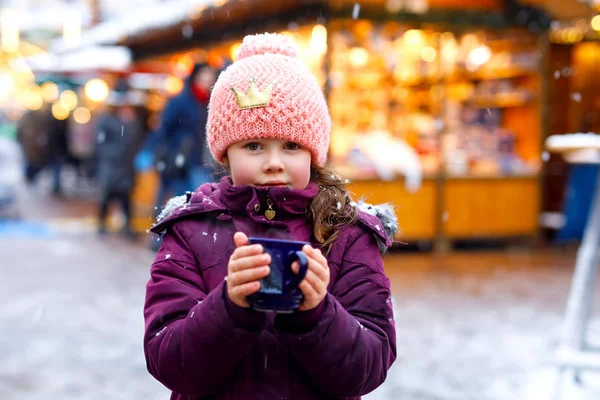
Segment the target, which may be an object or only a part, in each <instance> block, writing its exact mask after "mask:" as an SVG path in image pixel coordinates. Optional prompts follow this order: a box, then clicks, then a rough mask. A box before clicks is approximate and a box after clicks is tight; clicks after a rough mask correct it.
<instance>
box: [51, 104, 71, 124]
mask: <svg viewBox="0 0 600 400" xmlns="http://www.w3.org/2000/svg"><path fill="white" fill-rule="evenodd" d="M52 115H53V116H54V118H56V119H58V120H61V121H62V120H64V119H67V118H68V117H69V110H67V109H66V108H65V107H64V106H63V105H62V104H61V103H60V102H58V101H57V102H56V103H54V104H52Z"/></svg>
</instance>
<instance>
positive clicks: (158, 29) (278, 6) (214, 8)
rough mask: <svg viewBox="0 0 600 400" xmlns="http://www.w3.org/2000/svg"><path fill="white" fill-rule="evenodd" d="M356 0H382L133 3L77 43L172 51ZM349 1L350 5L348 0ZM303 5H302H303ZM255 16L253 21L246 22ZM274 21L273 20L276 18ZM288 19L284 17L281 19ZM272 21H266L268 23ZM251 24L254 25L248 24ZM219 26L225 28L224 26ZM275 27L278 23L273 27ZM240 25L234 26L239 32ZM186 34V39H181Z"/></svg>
mask: <svg viewBox="0 0 600 400" xmlns="http://www.w3.org/2000/svg"><path fill="white" fill-rule="evenodd" d="M349 3H352V4H353V3H356V4H364V5H365V6H368V5H374V4H379V3H383V0H363V1H362V2H352V1H350V0H288V1H272V0H244V1H241V0H171V1H169V2H164V3H163V2H161V3H155V4H151V5H148V6H147V7H144V8H136V9H134V10H131V11H129V12H127V13H125V14H123V15H121V16H118V17H114V18H112V19H110V20H108V21H105V22H102V23H100V24H98V25H96V26H94V27H93V28H91V29H88V30H87V31H85V32H84V33H83V35H82V38H81V41H80V43H79V46H80V47H88V46H94V45H116V44H118V45H122V46H126V47H129V48H131V49H132V50H133V53H134V57H136V58H138V57H147V56H152V55H153V54H161V53H165V52H169V51H171V52H173V51H177V50H179V49H178V48H173V47H172V46H173V45H174V44H176V46H177V45H179V46H182V48H183V47H185V46H187V47H189V46H190V44H191V43H190V41H191V42H194V43H207V42H210V41H219V40H220V39H222V37H223V35H227V34H229V35H230V36H232V35H235V34H239V33H242V34H245V33H250V32H251V31H252V30H253V29H258V28H261V29H263V30H269V29H275V26H273V18H274V17H278V16H281V17H282V18H281V24H283V23H284V21H285V20H286V18H285V15H286V14H290V15H288V16H289V17H290V19H288V21H289V20H294V19H296V17H298V18H302V17H303V14H302V13H301V12H300V11H302V12H304V16H307V15H310V16H311V17H313V18H314V19H316V18H318V16H319V14H321V15H323V14H326V13H327V12H328V7H332V8H335V7H336V6H340V5H344V4H349ZM519 3H520V4H522V5H530V6H535V7H536V8H539V9H543V10H545V11H547V12H548V13H549V14H550V15H551V16H552V17H553V18H555V19H572V18H582V17H590V16H591V15H592V9H591V7H590V6H589V5H588V3H586V2H584V1H582V0H519ZM352 4H350V5H352ZM428 4H429V7H430V9H431V10H433V9H440V8H444V9H455V8H457V7H459V8H460V7H463V8H464V7H466V8H467V9H469V10H471V9H472V8H473V7H475V8H476V9H479V10H481V11H484V10H488V11H492V10H498V9H499V8H502V5H503V4H504V2H503V1H501V0H429V2H428ZM305 10H306V11H305ZM249 21H250V22H252V21H253V22H254V24H253V25H252V24H251V23H250V24H248V22H249ZM275 22H277V21H275ZM285 23H287V22H285ZM269 24H271V25H269ZM253 27H254V28H253ZM224 28H227V30H226V31H225V30H224ZM277 28H279V27H277ZM238 31H239V32H238ZM181 38H183V39H187V40H188V41H187V43H186V40H182V39H181ZM72 49H73V48H72V47H69V46H68V44H66V43H65V42H64V41H62V39H57V40H55V41H54V42H53V43H52V45H51V47H50V50H51V51H53V52H54V53H61V52H64V51H69V50H72Z"/></svg>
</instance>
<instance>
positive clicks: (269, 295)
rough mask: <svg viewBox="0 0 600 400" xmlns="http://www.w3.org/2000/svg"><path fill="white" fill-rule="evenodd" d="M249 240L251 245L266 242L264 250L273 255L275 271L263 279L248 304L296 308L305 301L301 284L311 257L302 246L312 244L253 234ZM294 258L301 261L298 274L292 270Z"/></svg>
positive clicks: (263, 308)
mask: <svg viewBox="0 0 600 400" xmlns="http://www.w3.org/2000/svg"><path fill="white" fill-rule="evenodd" d="M249 240H250V244H260V245H262V247H263V249H264V252H265V253H268V254H269V255H270V256H271V265H270V267H271V272H269V275H268V276H267V277H265V278H263V279H261V280H260V286H261V287H260V290H259V291H258V292H256V293H253V294H251V295H249V296H248V297H247V298H246V299H247V300H248V304H250V307H252V308H253V309H254V310H257V311H274V312H277V313H292V312H294V311H296V310H297V309H298V307H300V304H301V303H302V300H303V296H302V291H301V290H300V289H299V288H298V285H299V284H300V282H302V280H303V279H304V277H305V276H306V271H307V270H308V258H307V256H306V254H305V253H304V252H303V251H302V247H304V245H307V244H310V243H306V242H296V241H292V240H282V239H267V238H257V237H251V238H249ZM294 261H298V263H299V264H300V270H299V271H298V274H295V273H294V271H292V264H293V263H294Z"/></svg>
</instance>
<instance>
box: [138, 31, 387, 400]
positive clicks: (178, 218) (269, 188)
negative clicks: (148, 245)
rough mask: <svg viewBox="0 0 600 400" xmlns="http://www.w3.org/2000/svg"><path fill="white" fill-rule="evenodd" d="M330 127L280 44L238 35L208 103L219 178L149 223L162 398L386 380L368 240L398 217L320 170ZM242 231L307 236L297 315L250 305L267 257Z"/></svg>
mask: <svg viewBox="0 0 600 400" xmlns="http://www.w3.org/2000/svg"><path fill="white" fill-rule="evenodd" d="M330 127H331V120H330V117H329V113H328V110H327V106H326V103H325V99H324V96H323V93H322V91H321V89H320V88H319V85H318V84H317V82H316V80H315V79H314V77H313V76H312V75H311V74H310V72H309V70H308V69H307V68H306V67H305V66H304V65H302V64H301V62H300V61H299V60H298V58H297V56H296V51H295V48H294V47H293V45H292V42H291V41H289V39H287V38H286V37H284V36H280V35H271V34H264V35H256V36H248V37H246V38H245V39H244V42H243V44H242V46H241V48H240V52H239V59H238V60H237V61H236V62H234V63H233V64H232V65H231V66H230V67H229V68H228V69H227V70H226V71H224V72H223V73H222V74H221V75H220V76H219V79H218V80H217V83H216V84H215V87H214V90H213V92H212V95H211V99H210V105H209V116H208V125H207V137H208V143H209V147H210V151H211V153H212V155H213V156H214V157H215V159H216V160H217V161H219V162H220V163H223V164H224V165H225V167H226V169H227V170H228V171H229V176H227V177H225V178H223V179H222V180H221V181H220V182H219V183H218V184H205V185H202V186H200V187H199V188H198V189H197V190H196V191H195V192H194V193H188V194H187V195H186V196H180V197H178V198H175V199H172V200H171V201H169V203H168V204H167V207H166V208H165V210H164V211H163V213H162V214H161V216H159V220H158V223H157V224H156V225H155V226H154V227H153V228H152V231H153V232H155V233H159V234H162V235H163V242H162V246H161V248H160V250H159V251H158V254H157V255H156V259H155V261H154V263H153V265H152V269H151V278H150V281H149V282H148V286H147V295H146V303H145V310H144V314H145V319H146V334H145V337H144V350H145V354H146V360H147V366H148V370H149V371H150V373H151V374H152V375H153V376H154V377H155V378H156V379H158V380H159V381H160V382H162V383H163V384H164V385H165V386H166V387H168V388H169V389H171V390H172V391H173V395H172V396H171V399H182V400H183V399H190V400H191V399H200V398H202V399H204V398H206V399H209V398H210V399H269V400H272V399H325V398H326V399H340V398H359V397H360V396H361V395H364V394H366V393H369V392H371V391H372V390H374V389H375V388H377V387H378V386H379V385H380V384H381V383H382V382H383V381H384V380H385V377H386V374H387V371H388V369H389V368H390V366H391V364H392V363H393V362H394V360H395V358H396V337H395V330H394V321H393V315H392V304H391V302H390V298H391V296H390V283H389V280H388V278H387V277H386V276H385V273H384V269H383V263H382V259H381V255H380V248H381V250H385V248H387V247H388V246H389V245H391V239H390V237H391V236H392V235H393V233H394V232H395V230H396V221H395V218H394V216H393V211H392V210H390V209H383V208H377V207H369V210H368V212H364V211H361V210H359V209H357V207H356V205H355V204H354V203H352V202H351V201H350V197H349V195H348V193H347V191H346V189H345V186H344V183H343V182H342V181H341V180H340V178H339V177H337V176H336V175H335V174H334V173H332V172H331V171H329V170H327V169H325V168H324V167H323V165H324V164H325V161H326V157H327V150H328V146H329V131H330ZM377 216H380V217H387V218H382V220H380V219H378V218H377ZM382 221H383V222H382ZM386 232H387V233H386ZM250 235H252V236H259V237H276V238H286V239H293V240H301V241H306V242H310V243H311V245H306V246H304V248H303V251H304V252H305V253H306V254H307V256H308V259H309V264H308V273H307V274H306V277H305V279H304V280H303V281H302V283H301V284H300V289H301V291H302V293H303V295H304V300H303V303H302V305H301V307H300V309H299V310H298V311H297V312H295V313H293V314H274V313H263V312H258V311H254V310H252V309H251V308H249V305H248V303H247V301H246V296H248V295H250V294H252V293H254V292H256V291H258V290H259V288H260V282H259V280H260V279H261V278H264V277H266V276H267V275H268V274H269V263H270V259H269V255H268V254H265V253H263V249H262V248H261V247H260V245H249V244H248V236H250ZM294 270H295V271H297V270H298V266H297V264H295V265H294Z"/></svg>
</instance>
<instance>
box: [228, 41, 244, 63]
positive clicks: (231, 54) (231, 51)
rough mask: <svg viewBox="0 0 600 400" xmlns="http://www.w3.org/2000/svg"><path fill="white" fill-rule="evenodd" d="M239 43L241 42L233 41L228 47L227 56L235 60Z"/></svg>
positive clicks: (238, 50) (238, 51)
mask: <svg viewBox="0 0 600 400" xmlns="http://www.w3.org/2000/svg"><path fill="white" fill-rule="evenodd" d="M241 45H242V44H241V43H234V44H232V45H231V48H230V49H229V57H231V59H232V60H233V61H235V60H237V58H238V55H239V53H240V46H241Z"/></svg>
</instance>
